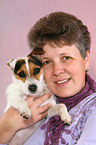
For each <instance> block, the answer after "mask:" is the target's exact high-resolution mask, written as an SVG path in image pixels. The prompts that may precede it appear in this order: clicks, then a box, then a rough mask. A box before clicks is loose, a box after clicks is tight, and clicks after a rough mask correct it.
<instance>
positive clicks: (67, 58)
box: [63, 56, 71, 60]
mask: <svg viewBox="0 0 96 145" xmlns="http://www.w3.org/2000/svg"><path fill="white" fill-rule="evenodd" d="M63 59H64V60H70V59H71V57H70V56H64V57H63Z"/></svg>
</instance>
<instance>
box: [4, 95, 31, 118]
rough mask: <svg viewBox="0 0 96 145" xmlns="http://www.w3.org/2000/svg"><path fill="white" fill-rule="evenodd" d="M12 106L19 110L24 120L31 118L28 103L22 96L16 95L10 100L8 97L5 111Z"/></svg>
mask: <svg viewBox="0 0 96 145" xmlns="http://www.w3.org/2000/svg"><path fill="white" fill-rule="evenodd" d="M11 106H12V107H14V108H15V109H17V110H18V111H19V112H20V114H21V115H22V116H23V117H24V118H26V119H28V118H29V117H31V111H30V109H29V107H28V104H27V102H26V101H25V100H24V99H23V97H22V96H19V95H18V96H15V95H14V98H12V97H11V98H10V96H8V104H7V107H6V109H5V111H6V110H7V109H8V108H9V107H11Z"/></svg>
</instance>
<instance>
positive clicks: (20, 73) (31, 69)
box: [7, 55, 46, 95]
mask: <svg viewBox="0 0 96 145" xmlns="http://www.w3.org/2000/svg"><path fill="white" fill-rule="evenodd" d="M7 64H8V66H9V67H10V68H11V70H12V71H13V72H14V77H15V81H16V83H19V85H20V87H21V89H22V91H23V93H24V94H26V95H40V93H42V91H44V89H45V86H46V84H45V81H44V76H43V68H42V62H41V61H40V60H39V59H37V58H36V57H35V56H32V55H28V56H26V57H19V58H17V59H13V60H11V61H10V62H8V63H7Z"/></svg>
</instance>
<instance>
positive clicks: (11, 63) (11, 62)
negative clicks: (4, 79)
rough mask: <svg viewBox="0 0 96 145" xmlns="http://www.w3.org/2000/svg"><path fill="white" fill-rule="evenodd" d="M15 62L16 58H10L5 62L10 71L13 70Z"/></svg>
mask: <svg viewBox="0 0 96 145" xmlns="http://www.w3.org/2000/svg"><path fill="white" fill-rule="evenodd" d="M15 63H16V59H12V60H10V61H9V62H7V65H8V66H9V67H10V68H11V70H12V71H13V70H14V67H15Z"/></svg>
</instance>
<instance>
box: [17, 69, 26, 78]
mask: <svg viewBox="0 0 96 145" xmlns="http://www.w3.org/2000/svg"><path fill="white" fill-rule="evenodd" d="M18 76H19V77H21V78H24V77H25V76H26V75H25V73H24V71H21V72H19V73H18Z"/></svg>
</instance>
